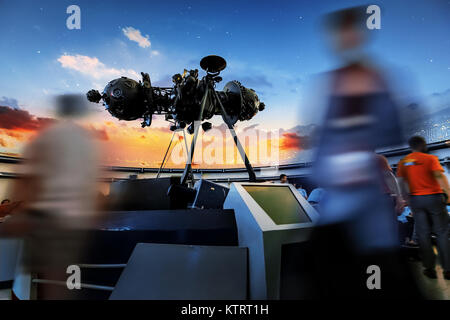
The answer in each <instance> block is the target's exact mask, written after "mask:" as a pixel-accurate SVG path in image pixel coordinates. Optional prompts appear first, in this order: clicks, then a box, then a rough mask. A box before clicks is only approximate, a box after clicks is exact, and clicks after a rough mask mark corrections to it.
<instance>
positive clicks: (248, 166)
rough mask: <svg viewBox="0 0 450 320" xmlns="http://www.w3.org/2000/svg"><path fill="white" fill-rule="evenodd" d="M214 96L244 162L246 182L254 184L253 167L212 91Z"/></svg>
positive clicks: (220, 103) (228, 118)
mask: <svg viewBox="0 0 450 320" xmlns="http://www.w3.org/2000/svg"><path fill="white" fill-rule="evenodd" d="M214 94H215V98H216V100H217V102H218V103H219V105H220V110H221V112H222V116H223V120H224V121H225V123H226V124H227V126H228V129H229V130H230V132H231V135H232V136H233V140H234V143H235V144H236V148H237V149H238V151H239V154H240V155H241V158H242V160H244V164H245V168H246V169H247V172H248V180H249V181H250V182H255V181H256V175H255V171H254V170H253V167H252V165H251V163H250V161H249V160H248V157H247V154H246V153H245V150H244V147H243V146H242V145H241V142H240V141H239V139H238V136H237V134H236V131H235V130H234V126H233V124H232V123H231V121H230V117H229V116H228V114H227V112H226V111H225V108H224V107H223V105H222V102H221V101H220V99H219V97H218V96H217V93H216V92H215V91H214Z"/></svg>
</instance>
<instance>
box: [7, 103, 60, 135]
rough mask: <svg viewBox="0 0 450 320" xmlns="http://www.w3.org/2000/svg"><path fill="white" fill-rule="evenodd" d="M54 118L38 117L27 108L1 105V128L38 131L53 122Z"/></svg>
mask: <svg viewBox="0 0 450 320" xmlns="http://www.w3.org/2000/svg"><path fill="white" fill-rule="evenodd" d="M54 121H55V120H54V119H52V118H42V117H36V116H34V115H32V114H30V113H29V112H28V111H26V110H20V109H13V108H11V107H5V106H0V128H1V129H6V130H19V131H37V130H40V129H42V128H44V127H45V126H47V125H49V124H50V123H53V122H54Z"/></svg>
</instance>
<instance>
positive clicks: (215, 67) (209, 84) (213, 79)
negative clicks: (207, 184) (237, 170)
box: [181, 56, 256, 184]
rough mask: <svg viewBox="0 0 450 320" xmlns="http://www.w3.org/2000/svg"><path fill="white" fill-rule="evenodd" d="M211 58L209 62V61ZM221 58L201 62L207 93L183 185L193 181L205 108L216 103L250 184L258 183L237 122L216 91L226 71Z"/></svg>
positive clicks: (196, 127)
mask: <svg viewBox="0 0 450 320" xmlns="http://www.w3.org/2000/svg"><path fill="white" fill-rule="evenodd" d="M208 58H209V60H208ZM217 58H219V57H217V56H214V58H211V56H209V57H206V58H204V59H202V61H201V62H200V65H201V67H202V68H203V69H204V70H206V72H207V74H206V76H205V78H204V79H205V81H204V83H205V93H204V95H203V99H202V102H201V105H200V112H199V115H198V118H197V119H198V120H197V121H196V122H194V134H193V138H192V142H191V147H190V149H189V150H188V157H187V162H186V167H185V168H184V172H183V175H182V177H181V184H185V183H186V182H187V181H188V180H192V159H193V157H194V150H195V144H196V142H197V137H198V132H199V129H200V123H201V121H202V117H203V111H204V110H205V107H206V105H207V103H210V104H213V105H214V102H216V103H217V104H218V105H219V106H220V112H221V114H222V119H223V121H224V122H225V123H226V125H227V126H228V129H229V130H230V132H231V135H232V136H233V140H234V143H235V144H236V147H237V149H238V151H239V154H240V155H241V158H242V160H243V161H244V163H245V168H246V169H247V172H248V177H249V181H250V182H255V181H256V175H255V172H254V171H253V167H252V165H251V164H250V161H249V160H248V157H247V154H246V153H245V150H244V148H243V147H242V145H241V143H240V142H239V139H238V137H237V135H236V131H235V130H234V123H235V122H236V121H233V120H234V119H232V118H231V117H230V116H229V115H228V113H227V112H226V111H225V108H224V106H223V104H222V101H221V100H220V98H219V96H218V94H217V92H216V90H215V84H216V83H217V82H220V81H221V80H222V78H221V77H219V74H220V71H222V70H223V69H225V66H226V62H225V60H223V59H222V58H220V59H222V60H223V61H222V60H220V59H217Z"/></svg>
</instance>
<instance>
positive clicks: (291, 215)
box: [243, 185, 311, 225]
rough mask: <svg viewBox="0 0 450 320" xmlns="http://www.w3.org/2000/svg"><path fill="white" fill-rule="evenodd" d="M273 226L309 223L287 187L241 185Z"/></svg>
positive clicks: (309, 220) (308, 219)
mask: <svg viewBox="0 0 450 320" xmlns="http://www.w3.org/2000/svg"><path fill="white" fill-rule="evenodd" d="M243 188H244V189H245V191H247V192H248V193H249V195H250V196H251V197H252V198H253V200H255V201H256V203H257V204H258V205H259V206H260V207H261V208H262V209H263V210H264V211H265V212H266V213H267V215H268V216H269V217H270V218H271V219H272V221H273V222H275V224H278V225H279V224H292V223H304V222H311V219H310V218H309V217H308V215H307V214H306V212H305V210H303V207H302V206H301V205H300V203H299V202H298V201H297V198H296V197H295V195H294V194H293V193H292V191H291V189H290V188H289V186H270V185H265V186H255V185H243Z"/></svg>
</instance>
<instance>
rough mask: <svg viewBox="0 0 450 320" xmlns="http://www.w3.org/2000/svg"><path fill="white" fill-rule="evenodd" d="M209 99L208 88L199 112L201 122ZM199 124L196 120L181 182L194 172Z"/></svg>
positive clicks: (184, 181) (183, 182)
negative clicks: (193, 165)
mask: <svg viewBox="0 0 450 320" xmlns="http://www.w3.org/2000/svg"><path fill="white" fill-rule="evenodd" d="M207 100H208V90H206V91H205V95H204V96H203V100H202V104H201V106H200V113H199V120H198V121H200V122H201V121H202V117H203V110H204V109H205V106H206V101H207ZM198 124H199V125H195V122H194V136H193V138H192V142H191V148H190V149H189V150H188V158H187V161H186V166H185V167H184V171H183V175H182V176H181V182H180V183H181V184H185V183H186V181H187V180H188V178H189V175H190V174H191V172H192V159H193V158H194V150H195V143H196V142H197V136H198V132H199V130H200V123H198Z"/></svg>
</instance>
